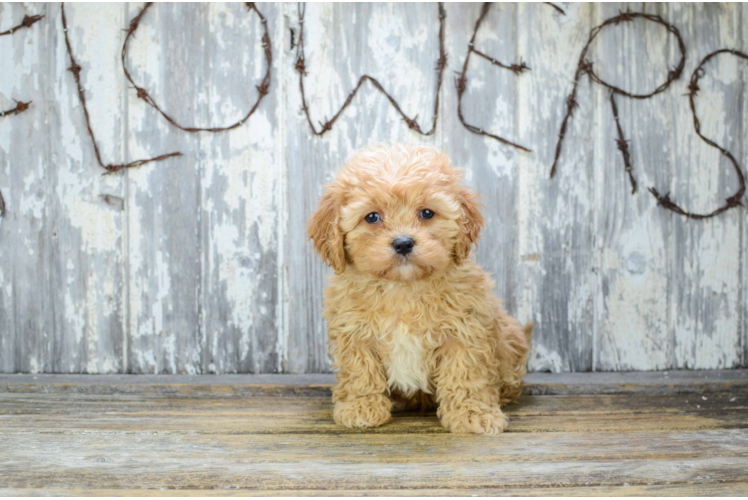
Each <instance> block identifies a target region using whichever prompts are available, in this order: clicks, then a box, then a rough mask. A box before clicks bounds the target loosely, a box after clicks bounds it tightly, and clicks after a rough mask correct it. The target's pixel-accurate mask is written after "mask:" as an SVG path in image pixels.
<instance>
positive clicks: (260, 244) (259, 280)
mask: <svg viewBox="0 0 748 500" xmlns="http://www.w3.org/2000/svg"><path fill="white" fill-rule="evenodd" d="M258 8H259V9H260V11H261V12H262V14H263V15H264V16H265V18H266V19H267V25H268V28H269V34H270V37H271V40H272V41H273V43H274V45H275V46H274V47H273V55H274V56H275V55H277V54H278V53H279V52H280V51H281V50H282V47H281V46H282V45H283V42H284V37H283V35H284V33H282V32H281V31H280V30H279V25H278V21H279V19H278V18H279V15H280V5H277V4H262V5H259V6H258ZM205 15H206V39H205V45H206V49H202V50H203V52H204V54H205V55H204V57H205V59H206V75H205V77H206V84H207V89H208V104H207V107H208V110H209V116H210V123H211V124H212V125H216V126H222V125H224V124H231V123H235V122H236V121H237V120H238V119H240V118H242V117H244V116H245V115H246V114H247V113H248V112H249V110H250V109H251V107H252V106H253V105H254V103H255V102H256V100H257V96H258V93H259V92H258V90H257V89H256V88H255V86H256V85H259V84H260V83H261V81H262V78H263V76H264V74H265V71H266V68H267V64H266V62H265V55H264V50H263V46H262V37H263V35H264V29H263V27H262V22H261V20H260V18H259V16H258V15H257V14H256V13H254V12H252V11H249V10H248V9H247V7H246V6H245V5H244V4H240V3H234V4H222V3H221V4H219V3H215V4H209V5H208V6H207V7H206V12H205ZM281 63H282V60H281V59H280V58H278V57H275V60H274V63H273V65H272V73H271V78H272V80H271V87H270V93H269V94H268V95H267V96H265V97H264V99H263V100H262V101H261V102H260V107H259V108H258V110H257V111H256V112H255V113H254V114H253V115H252V117H251V118H250V119H249V121H248V122H246V123H245V124H244V125H242V126H241V127H239V128H237V129H234V130H231V131H227V132H220V133H216V134H212V135H207V134H206V136H205V137H204V146H203V148H202V150H201V152H202V154H204V159H203V165H204V169H203V171H202V173H201V174H202V177H201V179H200V181H201V193H202V194H201V199H202V202H201V213H200V218H201V221H200V223H201V225H202V234H201V236H202V242H201V246H202V251H203V255H202V266H203V269H202V273H203V281H202V300H201V320H202V330H203V332H202V338H203V342H204V343H203V348H202V370H203V372H206V373H233V372H240V373H272V372H276V371H278V370H279V368H280V356H279V354H278V352H277V343H278V339H277V337H278V335H279V334H280V329H281V325H280V324H279V323H278V322H277V315H278V314H277V313H278V311H277V308H278V306H279V304H278V302H279V293H278V286H277V285H278V249H279V245H278V242H279V234H278V233H279V230H280V228H282V224H281V220H282V219H281V217H282V213H281V210H280V207H279V198H280V192H281V185H280V182H281V170H282V168H283V166H282V164H281V157H280V152H281V149H280V147H279V143H280V141H281V135H280V133H279V123H278V122H279V117H278V110H279V109H280V103H281V102H282V100H281V96H282V91H281V89H280V82H281V80H280V78H279V77H278V75H279V70H280V65H281Z"/></svg>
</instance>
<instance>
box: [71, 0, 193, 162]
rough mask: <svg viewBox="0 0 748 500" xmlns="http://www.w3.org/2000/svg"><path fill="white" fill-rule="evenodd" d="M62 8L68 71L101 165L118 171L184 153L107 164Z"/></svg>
mask: <svg viewBox="0 0 748 500" xmlns="http://www.w3.org/2000/svg"><path fill="white" fill-rule="evenodd" d="M60 10H61V11H62V31H63V33H64V35H65V45H66V47H67V51H68V57H69V58H70V67H69V68H68V71H70V72H71V73H72V74H73V77H74V78H75V83H76V85H77V87H78V98H79V100H80V102H81V107H82V108H83V114H84V116H85V118H86V128H87V129H88V135H89V136H90V137H91V142H92V143H93V147H94V153H95V154H96V160H97V161H98V162H99V165H100V166H101V168H103V169H104V170H106V171H107V173H113V172H117V171H119V170H122V169H123V168H133V167H139V166H140V165H145V164H146V163H150V162H153V161H161V160H165V159H166V158H169V157H172V156H182V153H178V152H175V153H168V154H164V155H161V156H157V157H155V158H148V159H144V160H136V161H133V162H130V163H126V164H111V163H110V164H106V163H104V161H103V160H102V159H101V153H100V152H99V146H98V143H97V142H96V136H95V135H94V131H93V129H92V128H91V117H90V116H89V115H88V106H87V105H86V95H85V92H84V90H83V85H81V76H80V73H81V67H80V66H79V65H78V63H77V62H76V60H75V57H74V56H73V49H72V47H71V46H70V38H69V37H68V23H67V18H66V17H65V3H63V4H62V5H61V7H60Z"/></svg>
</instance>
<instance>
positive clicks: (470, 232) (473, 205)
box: [455, 187, 483, 264]
mask: <svg viewBox="0 0 748 500" xmlns="http://www.w3.org/2000/svg"><path fill="white" fill-rule="evenodd" d="M479 197H480V195H479V194H476V193H471V192H470V190H468V189H467V188H465V187H463V188H461V189H460V207H461V209H462V216H461V218H460V235H459V236H458V237H457V242H456V243H455V260H456V261H457V263H458V264H459V263H460V262H462V260H464V259H467V258H468V256H469V255H470V249H471V248H472V246H473V243H476V244H477V242H478V238H479V237H480V232H481V230H483V215H482V214H481V213H480V209H481V204H480V203H478V201H476V200H477V199H478V198H479Z"/></svg>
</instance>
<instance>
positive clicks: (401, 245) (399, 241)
mask: <svg viewBox="0 0 748 500" xmlns="http://www.w3.org/2000/svg"><path fill="white" fill-rule="evenodd" d="M414 246H416V242H415V241H413V238H410V237H408V236H399V237H397V238H395V240H394V241H393V242H392V248H394V249H395V251H396V252H397V253H399V254H400V255H408V254H409V253H410V252H412V251H413V247H414Z"/></svg>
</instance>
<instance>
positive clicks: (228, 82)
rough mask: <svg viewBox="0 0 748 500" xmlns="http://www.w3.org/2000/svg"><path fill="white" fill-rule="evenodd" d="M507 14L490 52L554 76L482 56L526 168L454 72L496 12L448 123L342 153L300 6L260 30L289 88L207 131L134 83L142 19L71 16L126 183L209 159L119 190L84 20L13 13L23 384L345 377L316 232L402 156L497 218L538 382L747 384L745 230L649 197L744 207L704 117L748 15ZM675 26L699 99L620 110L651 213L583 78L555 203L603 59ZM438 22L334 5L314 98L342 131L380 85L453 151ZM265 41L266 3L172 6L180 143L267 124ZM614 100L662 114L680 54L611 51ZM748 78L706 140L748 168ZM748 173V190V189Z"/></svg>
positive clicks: (169, 42)
mask: <svg viewBox="0 0 748 500" xmlns="http://www.w3.org/2000/svg"><path fill="white" fill-rule="evenodd" d="M559 5H560V6H561V7H562V8H563V9H564V10H565V15H561V14H559V13H558V12H556V10H554V9H553V8H552V7H550V6H548V5H544V4H521V5H515V4H496V5H493V6H492V7H491V9H490V10H489V13H488V15H487V17H486V18H485V20H484V23H483V25H482V27H481V28H480V30H479V31H478V33H477V36H476V47H478V48H479V49H480V50H481V51H482V52H485V53H487V54H490V55H491V56H492V57H494V58H496V59H498V60H500V61H503V62H506V63H513V62H518V61H519V60H520V59H523V60H524V61H526V62H527V64H528V66H529V67H530V68H531V70H530V71H529V72H525V73H522V74H520V75H515V74H514V73H512V72H510V71H507V70H503V69H500V68H498V67H496V66H494V65H492V64H491V63H490V62H489V61H487V60H485V59H482V58H479V57H475V56H474V57H472V58H471V60H470V64H469V68H468V69H469V75H468V83H467V90H466V91H465V94H464V96H463V102H462V106H463V112H464V116H465V118H466V120H467V121H468V122H469V123H471V124H474V125H476V126H478V127H481V128H483V129H485V130H488V131H491V132H492V133H495V134H498V135H500V136H503V137H506V138H508V139H510V140H513V141H516V142H519V143H520V144H523V145H525V146H527V147H529V148H531V149H532V150H533V151H532V153H524V152H520V151H518V150H516V149H513V148H511V147H508V146H505V145H503V144H500V143H499V142H497V141H495V140H493V139H490V138H487V137H484V136H481V135H476V134H473V133H470V132H469V131H468V130H466V129H465V128H464V127H463V125H462V124H461V123H460V122H459V120H458V119H457V92H456V90H455V85H454V81H453V80H454V78H455V72H457V71H460V70H461V68H462V64H463V61H464V58H465V57H466V55H467V50H468V42H469V40H470V37H471V36H472V33H473V30H474V28H475V22H476V20H477V19H478V17H479V15H480V10H481V4H459V5H458V4H447V5H446V6H445V10H446V15H447V17H446V31H445V33H446V37H445V51H446V52H447V53H448V54H449V60H448V65H447V67H446V69H445V72H444V84H443V87H442V89H441V92H440V94H439V95H440V104H439V119H438V122H437V126H436V131H435V133H434V134H433V135H431V136H421V135H418V134H416V133H415V132H413V131H412V130H410V129H409V128H408V126H407V124H406V123H405V122H403V120H402V119H401V118H400V117H399V115H398V114H397V113H396V112H395V110H394V109H393V108H392V106H391V105H390V104H389V102H388V101H387V99H386V98H385V97H384V96H383V95H381V94H380V93H378V92H376V91H375V90H374V89H373V87H372V86H371V85H370V84H365V86H364V88H363V89H362V91H361V92H360V93H359V94H358V95H357V96H356V98H355V99H354V100H353V102H352V104H351V105H350V106H349V107H348V108H347V109H346V111H345V112H344V113H343V114H342V115H341V117H340V119H339V120H338V121H337V122H336V123H335V126H334V128H333V129H332V130H331V131H328V132H327V133H326V134H325V135H324V136H322V137H317V136H314V135H312V133H311V131H310V129H309V125H308V123H307V121H306V116H305V114H304V112H303V110H302V104H301V94H300V91H299V74H298V72H296V71H295V70H294V65H295V63H296V48H293V47H292V36H291V32H292V30H293V32H294V36H293V42H294V43H295V42H297V41H298V33H299V15H298V11H297V5H296V4H293V3H289V4H259V5H258V7H259V9H260V11H261V12H262V13H263V15H264V16H265V17H266V19H267V26H268V29H269V34H270V37H271V40H272V50H273V62H272V67H271V69H272V84H271V87H270V93H269V94H268V95H267V96H266V97H265V98H264V99H263V100H262V102H261V104H260V106H259V108H258V110H257V112H256V113H255V114H254V115H252V117H251V118H250V119H249V121H248V122H247V123H246V124H244V125H243V126H241V127H239V128H237V129H234V130H232V131H228V132H223V133H215V134H212V133H207V132H203V133H187V132H183V131H180V130H178V129H176V128H174V127H173V126H171V125H170V124H169V123H168V122H167V121H166V120H164V119H163V117H161V116H160V115H159V114H158V113H157V112H156V111H155V110H154V109H153V108H151V107H149V106H147V105H146V104H145V103H144V102H143V101H142V100H140V99H139V98H138V97H137V94H136V92H135V91H134V90H133V89H132V88H130V85H129V82H127V80H126V79H125V77H124V74H123V72H122V68H121V65H120V62H119V54H120V51H121V48H122V43H123V41H124V36H125V32H123V31H122V29H123V28H126V27H127V26H128V25H129V22H130V19H132V18H133V17H134V16H135V15H136V14H137V13H138V12H139V10H140V9H141V4H68V5H67V6H66V12H67V17H68V27H69V31H68V34H69V36H70V40H71V45H72V49H73V50H74V52H75V56H76V59H77V60H78V63H79V64H80V65H81V66H82V72H81V80H82V82H83V85H84V87H85V89H86V96H87V99H88V105H89V112H90V114H91V121H92V126H93V128H94V130H95V132H96V135H97V138H98V141H99V147H100V149H101V152H102V155H103V156H104V158H105V161H107V162H127V161H132V160H135V159H139V158H146V157H151V156H155V155H160V154H163V153H168V152H172V151H180V152H182V153H183V155H184V156H182V157H177V158H170V159H168V160H165V161H163V162H157V163H151V164H148V165H144V166H141V167H139V168H136V169H131V170H127V171H123V172H119V173H116V174H114V175H106V176H102V175H101V174H102V173H103V172H104V171H103V170H102V169H101V168H100V167H99V166H98V165H97V164H96V161H95V157H94V153H93V147H92V144H91V141H90V138H89V136H88V134H87V132H86V128H85V122H84V120H83V111H82V108H81V106H80V101H79V100H78V96H77V93H76V88H75V82H74V80H73V76H72V74H71V73H70V72H69V71H66V69H67V68H68V67H69V65H70V63H69V59H68V55H67V51H66V47H65V43H64V37H63V32H62V24H61V16H60V5H59V4H57V3H55V4H1V5H0V31H4V30H6V29H8V28H10V27H11V26H14V25H17V24H19V23H20V22H21V20H22V19H23V16H24V14H29V15H31V14H43V15H44V16H45V17H44V18H43V19H42V20H41V21H39V22H38V23H37V24H35V25H33V26H32V27H30V28H28V29H23V30H20V31H18V32H17V33H15V34H13V35H11V36H3V37H0V109H3V110H4V109H8V108H12V107H13V106H14V103H13V99H17V100H23V101H29V100H31V101H33V102H32V105H31V107H30V108H29V109H28V110H27V111H26V112H24V113H21V114H19V115H17V116H6V117H4V118H0V190H2V193H3V196H4V198H5V201H6V205H7V213H6V215H5V217H3V218H0V371H1V372H63V373H66V372H71V373H77V372H84V373H113V372H130V373H232V372H252V373H260V372H292V373H304V372H325V371H329V363H328V359H327V350H326V333H325V325H324V322H323V320H322V317H321V297H322V289H323V287H324V282H325V279H326V277H327V275H329V273H330V271H329V270H327V269H326V268H325V267H324V266H323V265H322V264H321V262H320V261H319V259H317V258H316V257H315V256H314V255H313V254H312V253H311V249H310V245H309V244H308V243H307V242H306V236H305V231H304V225H305V221H306V218H307V217H308V215H309V214H310V213H311V212H312V210H313V209H314V207H315V204H316V200H317V198H318V197H319V195H320V193H321V186H322V184H324V183H326V182H329V181H330V180H331V179H332V177H333V176H334V174H335V171H336V170H337V168H338V167H339V166H340V165H341V164H342V163H343V162H344V161H345V159H346V158H347V157H348V156H350V155H351V154H352V153H353V152H354V151H355V150H356V149H358V148H360V147H362V146H364V145H366V144H372V143H377V142H382V141H384V142H392V141H396V140H399V141H403V142H411V143H419V144H433V145H436V146H438V147H440V148H443V149H445V150H447V151H448V152H449V153H450V155H451V156H452V159H453V161H454V163H455V164H457V165H459V166H462V167H464V168H465V171H466V178H467V180H468V182H469V183H470V184H471V185H472V186H474V187H476V188H477V189H479V190H480V191H481V192H482V193H483V194H484V195H485V199H484V202H485V208H486V211H485V215H486V222H487V224H486V230H485V234H484V237H483V239H482V241H481V244H480V246H479V248H478V251H477V254H476V258H477V260H478V261H479V262H480V263H481V264H482V265H483V266H484V267H485V268H486V269H488V270H490V271H491V272H492V273H493V274H494V277H495V279H496V282H497V286H496V291H497V293H498V294H499V296H501V297H503V298H504V300H505V304H506V306H507V308H508V310H509V311H510V312H511V313H513V314H515V315H517V316H518V317H519V318H520V320H522V321H526V320H529V319H533V320H535V324H536V334H535V340H534V343H533V353H532V355H531V358H530V368H531V369H532V370H541V371H542V370H551V371H587V370H653V369H668V368H729V367H736V366H745V364H746V360H748V329H747V328H746V324H748V296H747V295H746V283H747V282H748V269H746V268H747V267H748V266H747V265H746V264H748V249H747V247H748V238H747V235H746V214H745V209H744V208H741V207H739V208H738V209H734V210H730V211H728V212H726V213H724V214H722V215H719V216H718V217H716V218H714V219H710V220H706V221H694V220H687V219H685V218H683V217H681V216H678V215H676V214H674V213H672V212H669V211H666V210H664V209H663V208H661V207H658V206H657V203H656V200H655V199H654V198H653V197H652V196H651V195H650V194H649V193H648V192H647V188H648V187H650V186H654V187H656V188H657V189H658V190H659V191H660V192H662V193H665V192H668V191H670V193H671V195H672V197H673V198H674V199H675V200H678V201H679V202H680V203H681V204H682V205H683V206H685V207H687V208H688V209H690V210H692V211H694V212H705V211H710V210H712V209H713V208H714V207H716V206H718V205H719V204H721V203H722V202H723V200H724V199H725V198H726V197H727V196H729V195H731V194H732V193H733V192H734V191H735V189H736V186H737V180H736V179H735V174H734V172H733V170H732V167H731V166H730V164H729V163H728V162H727V160H726V159H725V158H724V157H722V155H721V154H720V152H719V151H718V150H717V149H715V148H712V147H710V146H708V145H707V144H706V143H705V142H704V141H702V140H701V139H700V138H699V137H698V136H697V135H696V132H695V130H694V127H693V123H692V115H691V112H690V110H689V108H688V99H687V98H686V97H684V94H685V93H686V92H687V84H688V80H689V78H690V75H691V73H692V72H693V70H694V69H695V68H696V67H697V66H698V64H699V62H700V61H701V59H702V58H703V57H704V56H706V55H707V54H708V53H710V52H712V51H714V50H717V49H720V48H734V49H738V50H742V51H746V48H748V30H746V26H748V5H740V4H634V3H632V4H571V3H562V4H559ZM626 9H631V10H632V11H637V12H648V13H651V14H657V15H660V16H662V18H663V19H665V20H666V21H667V22H669V23H672V24H673V25H675V27H677V28H678V29H679V30H680V33H681V35H682V37H683V39H684V41H685V44H686V47H687V58H686V64H685V69H684V71H683V75H682V76H681V78H680V79H679V80H677V81H675V82H674V83H673V85H671V86H670V87H669V88H668V89H667V90H665V91H664V92H662V93H661V94H658V95H656V96H654V97H652V98H650V99H645V100H634V99H627V98H625V97H619V98H618V99H617V104H618V108H619V115H620V120H621V123H622V125H623V127H624V130H625V132H626V138H627V139H630V143H629V144H630V148H631V152H632V161H633V169H634V174H635V176H636V178H637V181H638V189H637V192H636V193H635V194H634V195H632V194H631V193H630V190H631V187H630V185H629V180H628V177H627V176H626V173H625V171H624V165H623V160H622V157H621V154H620V152H619V150H618V148H617V145H616V143H615V139H616V137H617V136H616V128H615V122H614V121H613V116H612V113H611V109H610V103H609V92H608V90H607V89H605V88H604V87H602V86H601V85H598V84H593V83H591V82H590V81H589V80H588V79H587V78H583V79H582V82H581V84H580V86H579V93H578V95H577V101H578V103H579V107H578V108H577V109H576V110H575V113H574V116H573V118H572V120H571V122H570V126H569V129H568V131H567V134H566V138H565V142H564V149H563V153H562V156H561V160H560V162H559V167H558V172H557V174H556V176H555V177H554V178H553V179H549V178H548V174H549V171H550V166H551V164H552V163H553V158H554V153H555V147H556V141H557V135H558V131H559V127H560V124H561V121H562V119H563V116H564V114H565V112H566V98H567V96H568V94H569V92H570V91H571V87H572V83H573V78H574V72H575V69H576V65H577V61H578V59H579V55H580V52H581V50H582V48H583V46H584V45H585V43H586V42H587V39H588V36H589V32H590V29H591V28H592V27H594V26H596V25H598V24H600V23H602V22H603V21H605V20H606V19H608V18H610V17H613V16H615V15H617V14H618V12H619V11H625V10H626ZM438 31H439V17H438V9H437V6H436V4H309V5H307V6H306V13H305V50H306V69H307V71H308V75H307V76H306V78H305V88H306V95H307V102H308V105H309V111H310V115H311V117H312V120H313V121H314V123H315V124H316V123H317V122H324V121H325V120H326V119H327V118H330V117H332V116H333V115H334V113H335V112H336V111H337V110H338V109H339V108H340V106H341V105H342V104H343V102H344V101H345V98H346V97H347V95H348V93H349V92H350V91H351V89H353V88H354V87H355V85H356V83H357V82H358V79H359V77H360V76H361V75H363V74H370V75H372V76H374V77H376V78H378V79H379V80H380V81H381V82H382V83H383V85H384V86H385V87H386V88H387V90H388V91H389V92H390V93H391V94H392V95H393V96H394V97H395V98H396V99H397V100H398V102H399V103H400V105H401V106H402V108H403V110H404V112H405V113H406V114H408V115H409V116H415V115H418V118H417V119H418V122H419V123H420V124H421V126H422V127H423V128H424V129H428V128H429V125H430V122H431V119H432V116H433V114H432V107H433V102H434V98H435V91H436V85H437V72H436V71H435V65H436V60H437V58H438V56H439V38H438ZM262 33H263V29H262V25H261V22H260V19H259V17H258V16H257V15H255V14H254V13H252V12H248V11H247V9H246V7H245V6H244V5H243V4H204V5H203V4H184V5H182V4H158V5H155V6H154V7H152V8H151V9H150V10H149V11H148V12H147V14H146V15H145V17H144V18H143V19H142V21H141V23H140V25H139V28H138V31H137V35H136V37H135V39H134V40H132V41H131V44H130V48H129V55H128V67H129V68H130V71H131V73H132V75H133V78H134V79H135V81H136V82H138V84H139V85H141V86H143V87H145V88H147V89H148V92H149V93H150V95H151V96H152V97H153V98H154V99H156V100H157V101H158V102H159V104H160V105H161V106H162V107H163V108H164V109H165V110H166V112H167V113H169V114H170V115H171V116H172V117H174V118H175V119H176V120H177V121H179V122H180V123H183V124H186V125H191V126H203V127H204V126H222V125H226V124H230V123H233V122H235V121H236V120H238V119H239V118H240V117H242V116H244V115H245V114H246V112H247V111H248V109H249V108H250V107H251V106H252V104H253V103H254V102H255V100H256V98H257V92H258V91H257V89H256V88H255V86H256V85H258V84H259V83H260V81H261V79H262V75H263V74H264V71H265V61H264V57H263V49H262V45H261V37H262ZM590 50H591V52H590V59H591V60H592V61H593V62H594V67H595V69H596V70H597V71H598V73H599V74H600V77H601V78H603V79H604V80H606V81H609V82H612V83H615V84H616V85H619V86H621V87H622V88H624V89H626V90H629V91H633V92H643V93H645V92H650V91H652V90H653V89H654V88H656V87H657V86H658V85H660V83H662V82H663V81H665V79H666V78H667V72H668V71H669V70H670V69H672V68H673V67H674V66H675V64H676V63H677V60H678V58H679V51H678V47H677V43H676V41H675V38H674V37H673V36H672V35H669V34H668V33H667V32H666V31H665V30H664V29H663V27H662V26H660V25H657V24H655V23H651V22H647V21H644V20H641V19H639V20H635V21H633V22H625V23H622V24H621V25H619V26H614V27H609V28H606V29H605V30H604V31H603V32H601V33H600V35H599V36H598V37H597V39H596V41H595V42H594V43H593V44H592V46H591V49H590ZM747 67H748V63H746V62H745V61H743V60H740V59H738V58H736V57H734V56H731V55H729V54H728V55H722V56H719V57H718V58H717V59H716V60H715V61H713V62H711V63H709V66H708V67H707V71H706V74H705V75H704V76H703V78H702V79H701V80H700V87H701V90H700V92H699V96H698V99H697V101H696V107H697V113H698V114H699V116H700V118H701V123H702V132H703V133H704V134H705V135H706V136H707V137H710V138H712V139H713V140H714V141H716V142H717V143H718V144H721V145H723V146H724V147H725V148H726V149H728V150H729V151H731V152H732V154H733V155H734V156H735V157H736V159H737V160H738V161H739V163H740V164H741V167H743V168H744V167H745V165H746V164H748V148H747V147H746V146H745V139H746V137H745V136H746V132H745V131H746V130H748V104H746V100H745V80H746V75H747V74H748V73H747V71H746V68H747ZM744 171H745V170H744Z"/></svg>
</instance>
